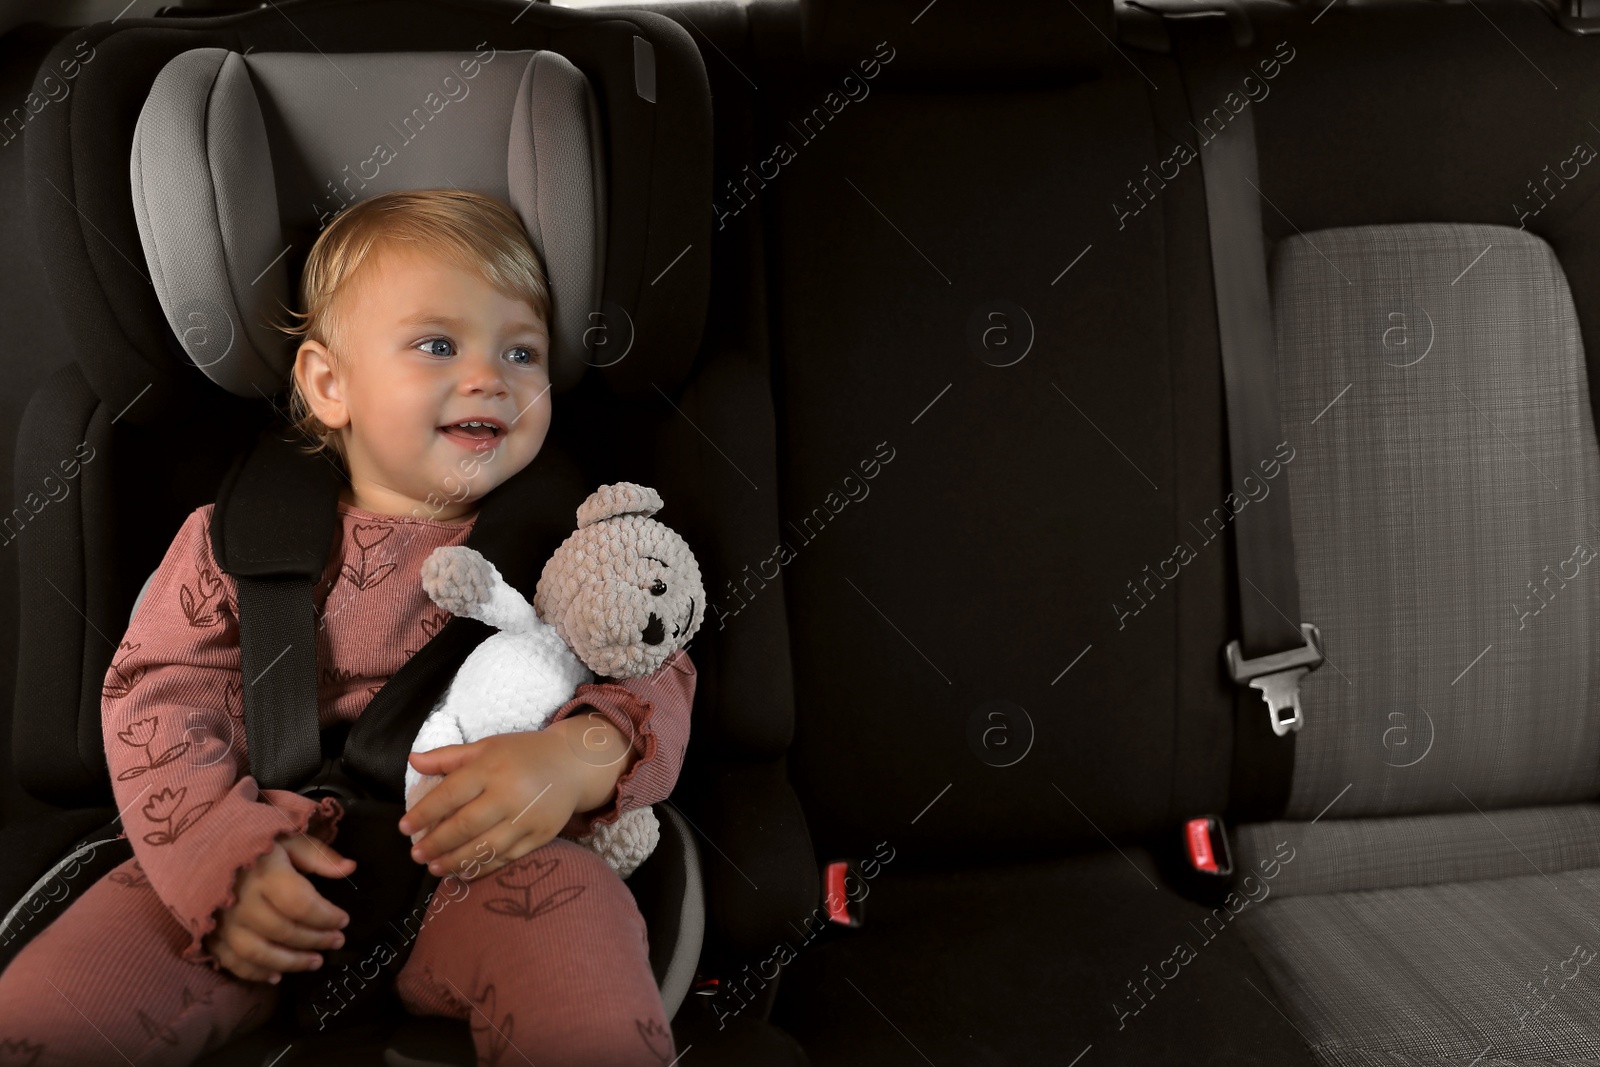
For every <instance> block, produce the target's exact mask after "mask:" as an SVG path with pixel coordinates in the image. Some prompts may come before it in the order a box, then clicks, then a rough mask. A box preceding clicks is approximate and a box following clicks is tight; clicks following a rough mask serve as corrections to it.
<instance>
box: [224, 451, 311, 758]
mask: <svg viewBox="0 0 1600 1067" xmlns="http://www.w3.org/2000/svg"><path fill="white" fill-rule="evenodd" d="M308 458H309V457H306V456H304V455H303V454H299V453H297V452H296V451H295V446H294V443H293V440H292V439H290V438H288V437H286V436H285V434H284V430H283V428H282V427H281V426H278V425H276V424H274V425H269V426H268V427H267V428H266V429H264V430H263V431H262V433H261V435H260V436H259V438H258V439H257V441H256V444H255V447H254V448H252V449H251V450H249V451H248V452H245V453H244V454H242V455H241V456H240V457H239V458H238V459H236V460H235V461H234V464H233V466H232V467H231V468H230V469H229V471H228V474H227V475H226V476H225V477H224V478H223V481H222V484H221V486H220V487H219V489H218V493H217V503H216V506H215V507H214V508H213V509H212V515H211V519H212V522H211V549H212V554H213V555H214V556H215V557H216V559H217V565H218V566H219V567H221V568H222V570H223V571H224V572H226V573H227V574H229V575H231V576H232V577H233V579H234V582H235V584H236V585H237V587H238V591H239V603H238V605H237V613H238V621H239V648H240V664H241V667H242V672H241V673H242V677H241V679H240V681H241V684H242V686H243V689H242V694H243V698H244V726H245V738H246V744H247V745H248V747H249V753H250V756H249V758H250V773H251V774H252V775H253V776H254V778H255V780H256V784H257V785H258V786H260V787H261V788H263V789H298V788H299V787H300V786H301V785H302V784H303V783H305V782H306V781H307V780H309V779H310V778H311V777H312V776H313V775H314V774H316V773H317V771H318V770H319V769H320V768H321V766H322V762H323V754H322V742H321V736H320V726H319V722H318V718H317V644H316V633H317V631H316V615H315V613H314V609H313V598H312V593H313V589H314V587H315V583H316V582H317V581H318V580H320V579H321V577H322V572H323V569H324V568H325V567H326V566H327V561H328V553H329V551H330V550H331V549H332V544H333V542H332V538H333V524H334V522H335V514H336V513H335V505H336V503H337V502H338V494H339V484H340V483H339V479H338V474H337V472H336V471H335V470H334V469H333V468H331V467H330V466H329V465H328V464H327V463H326V462H323V461H322V460H321V459H312V460H311V462H307V459H308Z"/></svg>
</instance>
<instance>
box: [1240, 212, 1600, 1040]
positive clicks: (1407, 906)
mask: <svg viewBox="0 0 1600 1067" xmlns="http://www.w3.org/2000/svg"><path fill="white" fill-rule="evenodd" d="M1273 290H1274V292H1273V295H1274V314H1275V320H1276V327H1277V339H1278V369H1279V384H1280V394H1281V398H1282V409H1283V412H1282V417H1283V426H1284V433H1285V435H1286V436H1287V437H1288V438H1289V440H1290V441H1291V442H1293V443H1294V445H1295V448H1296V452H1297V454H1296V456H1295V458H1294V459H1293V461H1292V462H1291V463H1290V464H1289V465H1288V472H1289V479H1288V480H1289V487H1290V500H1291V507H1292V512H1293V526H1294V538H1295V549H1296V553H1297V556H1298V559H1297V565H1298V571H1299V578H1300V590H1301V602H1302V609H1303V612H1304V619H1303V620H1293V621H1295V622H1299V621H1309V622H1314V623H1316V624H1318V625H1319V626H1320V627H1321V630H1322V634H1323V638H1324V645H1325V651H1326V652H1327V657H1328V661H1327V663H1326V664H1325V665H1324V666H1323V667H1322V668H1321V669H1319V670H1317V671H1315V672H1313V673H1312V674H1311V675H1310V676H1309V677H1308V678H1307V679H1306V682H1305V684H1304V685H1303V688H1302V693H1303V699H1304V703H1305V708H1306V723H1305V726H1304V728H1303V729H1302V730H1301V731H1300V734H1299V737H1298V739H1297V742H1296V746H1295V767H1294V781H1293V789H1292V795H1291V798H1290V803H1289V809H1288V813H1287V814H1288V818H1287V819H1285V820H1283V821H1280V822H1275V823H1269V824H1263V825H1258V826H1249V827H1243V828H1241V830H1240V832H1239V834H1238V841H1239V845H1240V849H1239V853H1240V858H1241V859H1242V860H1243V862H1244V864H1245V865H1246V866H1245V869H1250V867H1251V866H1253V865H1254V864H1256V863H1257V862H1258V861H1259V859H1260V858H1261V857H1262V856H1265V855H1266V854H1267V853H1269V852H1271V851H1272V850H1273V849H1275V848H1276V847H1277V843H1278V842H1281V841H1285V840H1287V841H1289V842H1292V843H1293V844H1294V846H1295V849H1296V853H1295V860H1294V862H1293V863H1292V864H1288V865H1285V866H1284V868H1283V871H1282V876H1281V877H1280V878H1278V879H1276V880H1275V881H1274V882H1273V884H1272V885H1271V895H1270V897H1268V896H1265V895H1260V894H1259V893H1258V897H1259V903H1258V904H1256V905H1254V906H1251V907H1248V908H1246V909H1244V911H1243V913H1242V914H1241V916H1240V928H1241V930H1242V931H1243V932H1244V934H1245V937H1246V940H1247V941H1248V943H1249V944H1250V946H1251V949H1252V950H1253V952H1254V953H1255V955H1256V957H1257V959H1258V960H1259V961H1260V963H1261V965H1262V967H1263V969H1264V970H1265V971H1266V972H1267V974H1268V975H1269V976H1270V979H1271V982H1272V984H1273V987H1274V989H1275V991H1276V992H1277V994H1278V996H1279V997H1280V998H1281V999H1282V1000H1283V1001H1284V1002H1285V1003H1286V1004H1287V1009H1286V1010H1287V1012H1288V1014H1289V1016H1290V1017H1291V1019H1292V1021H1293V1022H1294V1024H1295V1026H1296V1027H1297V1028H1298V1029H1299V1030H1300V1032H1301V1035H1302V1036H1303V1037H1304V1038H1305V1040H1306V1041H1307V1042H1308V1043H1309V1044H1310V1045H1311V1047H1312V1049H1313V1051H1314V1053H1315V1054H1316V1056H1317V1058H1318V1059H1319V1060H1320V1061H1321V1062H1322V1063H1324V1064H1328V1065H1338V1067H1347V1065H1348V1067H1354V1065H1363V1067H1364V1065H1378V1064H1382V1065H1395V1064H1441V1065H1442V1064H1456V1065H1461V1067H1468V1065H1471V1067H1493V1065H1496V1064H1521V1065H1532V1064H1551V1065H1554V1064H1563V1065H1571V1064H1578V1063H1589V1064H1600V996H1597V995H1596V993H1597V992H1600V961H1597V960H1596V951H1597V948H1600V845H1596V843H1595V842H1596V841H1597V840H1600V832H1597V831H1600V808H1597V806H1596V805H1595V804H1593V803H1582V802H1586V801H1592V800H1593V799H1594V798H1595V797H1596V795H1597V794H1600V715H1597V714H1596V711H1597V697H1600V692H1597V686H1600V670H1597V669H1596V665H1597V664H1600V578H1597V577H1596V572H1595V569H1594V568H1593V567H1592V566H1591V565H1590V564H1591V563H1592V562H1594V561H1595V560H1597V559H1600V554H1597V552H1596V551H1595V549H1596V548H1597V547H1600V524H1597V520H1600V512H1597V511H1596V509H1595V507H1594V502H1595V501H1596V499H1597V498H1600V448H1597V445H1596V439H1595V428H1594V421H1593V417H1592V414H1591V410H1590V396H1589V386H1588V377H1587V372H1586V367H1585V359H1584V352H1583V346H1582V340H1581V336H1580V333H1579V330H1578V323H1577V318H1576V315H1575V312H1574V308H1573V303H1572V297H1571V293H1570V291H1569V289H1568V286H1567V282H1566V277H1565V274H1564V272H1563V271H1562V269H1561V265H1560V263H1559V262H1558V261H1557V259H1556V256H1555V253H1554V251H1553V250H1552V249H1551V247H1550V246H1549V245H1548V244H1547V243H1546V242H1544V241H1543V240H1542V239H1540V238H1539V237H1537V236H1534V235H1533V234H1530V233H1527V232H1525V231H1521V230H1516V229H1512V228H1509V227H1504V226H1480V225H1465V224H1453V223H1425V224H1409V225H1397V226H1358V227H1349V228H1341V229H1331V230H1322V231H1318V232H1314V233H1309V234H1303V235H1296V236H1294V237H1291V238H1289V239H1287V240H1285V241H1283V242H1282V243H1281V244H1280V245H1279V246H1278V248H1277V249H1276V250H1275V254H1274V262H1273ZM1286 625H1287V624H1286ZM1507 809H1510V810H1507Z"/></svg>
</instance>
